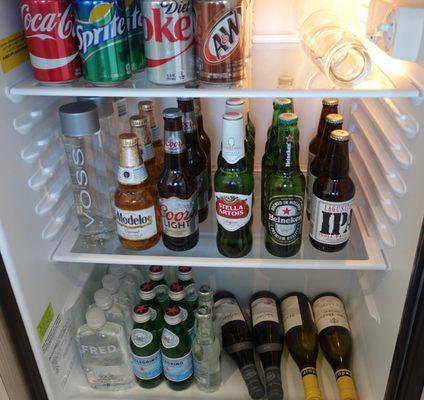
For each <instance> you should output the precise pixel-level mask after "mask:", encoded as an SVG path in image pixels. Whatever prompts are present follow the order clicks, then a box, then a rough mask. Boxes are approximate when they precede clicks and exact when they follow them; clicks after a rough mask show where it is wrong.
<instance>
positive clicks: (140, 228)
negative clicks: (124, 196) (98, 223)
mask: <svg viewBox="0 0 424 400" xmlns="http://www.w3.org/2000/svg"><path fill="white" fill-rule="evenodd" d="M116 228H117V232H118V235H119V236H120V237H122V238H124V239H128V240H144V239H149V238H151V237H152V236H155V235H156V234H157V233H158V230H157V226H156V215H155V207H154V206H151V207H149V208H145V209H143V210H137V211H130V210H122V209H121V208H118V207H116Z"/></svg>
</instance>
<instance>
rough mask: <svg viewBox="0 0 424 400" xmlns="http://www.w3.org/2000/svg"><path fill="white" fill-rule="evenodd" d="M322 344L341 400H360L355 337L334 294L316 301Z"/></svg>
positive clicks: (319, 297) (315, 308)
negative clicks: (353, 366)
mask: <svg viewBox="0 0 424 400" xmlns="http://www.w3.org/2000/svg"><path fill="white" fill-rule="evenodd" d="M312 307H313V310H314V315H315V322H316V324H317V330H318V340H319V345H320V347H321V350H322V352H323V353H324V356H325V358H326V359H327V361H328V362H329V363H330V365H331V367H332V369H333V371H334V375H335V377H336V383H337V386H338V388H339V398H340V400H356V399H357V396H356V391H355V385H354V383H353V379H352V372H351V370H350V359H351V355H352V337H351V334H350V327H349V322H348V320H347V316H346V311H345V308H344V305H343V302H342V301H341V300H340V298H339V297H338V296H336V295H335V294H333V293H324V294H321V295H320V296H318V297H316V298H315V300H314V301H313V305H312Z"/></svg>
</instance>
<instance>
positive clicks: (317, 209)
mask: <svg viewBox="0 0 424 400" xmlns="http://www.w3.org/2000/svg"><path fill="white" fill-rule="evenodd" d="M352 208H353V199H350V200H348V201H344V202H341V203H336V202H331V201H326V200H322V199H320V198H318V197H317V196H315V195H312V214H311V231H310V236H311V237H312V238H313V239H315V240H316V241H317V242H319V243H324V244H330V245H336V244H341V243H344V242H347V241H348V240H349V236H350V225H351V223H352Z"/></svg>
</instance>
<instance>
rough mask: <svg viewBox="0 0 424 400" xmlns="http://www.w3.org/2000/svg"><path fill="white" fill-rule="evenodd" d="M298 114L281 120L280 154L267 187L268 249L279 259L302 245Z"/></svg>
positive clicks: (302, 182) (302, 184) (302, 189)
mask: <svg viewBox="0 0 424 400" xmlns="http://www.w3.org/2000/svg"><path fill="white" fill-rule="evenodd" d="M297 120H298V118H297V115H296V114H280V116H279V117H278V133H277V140H276V144H277V149H278V150H277V152H276V157H275V160H274V165H273V168H272V170H271V172H270V173H269V174H268V175H267V177H266V179H265V182H262V184H263V185H265V188H264V207H265V210H266V218H265V220H264V222H265V247H266V249H267V250H268V251H269V252H270V253H271V254H273V255H274V256H278V257H289V256H292V255H294V254H296V253H297V252H298V251H299V249H300V245H301V243H302V220H303V218H302V217H303V200H304V196H305V177H304V176H303V173H302V172H301V170H300V168H299V133H298V129H297Z"/></svg>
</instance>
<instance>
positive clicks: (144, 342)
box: [131, 329, 153, 349]
mask: <svg viewBox="0 0 424 400" xmlns="http://www.w3.org/2000/svg"><path fill="white" fill-rule="evenodd" d="M152 340H153V335H152V333H151V332H149V331H146V330H145V329H133V330H132V332H131V341H132V342H133V343H134V345H135V346H137V347H138V348H140V349H142V348H143V347H146V346H148V345H149V344H150V343H152Z"/></svg>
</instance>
